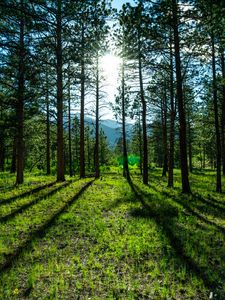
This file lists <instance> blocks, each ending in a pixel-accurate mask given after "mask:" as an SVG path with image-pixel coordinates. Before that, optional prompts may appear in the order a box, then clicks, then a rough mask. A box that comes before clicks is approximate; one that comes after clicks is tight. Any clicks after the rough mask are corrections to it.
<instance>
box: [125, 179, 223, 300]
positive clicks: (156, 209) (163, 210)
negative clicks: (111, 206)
mask: <svg viewBox="0 0 225 300" xmlns="http://www.w3.org/2000/svg"><path fill="white" fill-rule="evenodd" d="M129 184H130V186H131V189H132V190H133V192H134V194H135V195H136V197H137V198H138V199H139V200H140V202H141V203H142V208H135V209H132V211H131V215H132V216H133V217H135V218H137V217H138V218H149V219H152V220H154V221H155V222H156V224H157V225H158V226H159V228H160V229H161V230H162V233H163V234H164V235H165V237H166V239H167V241H168V243H169V246H170V247H171V248H172V249H173V251H174V253H175V256H176V257H177V258H178V259H179V260H180V261H181V262H182V264H184V265H185V267H186V269H187V270H188V271H189V272H190V273H193V274H195V275H196V277H197V278H200V279H201V280H202V281H203V282H204V285H205V286H206V287H207V288H208V289H209V291H213V292H215V293H217V298H216V299H221V300H222V299H225V292H224V290H223V283H224V272H223V270H221V268H217V266H215V265H212V264H210V262H209V263H208V265H204V264H201V263H200V261H201V256H202V255H204V254H205V253H204V249H200V247H201V245H200V242H201V239H202V238H203V236H196V237H197V241H196V240H195V239H194V240H192V239H189V240H188V239H187V236H189V237H192V236H194V235H196V234H197V233H196V232H192V229H193V228H192V227H193V223H192V227H190V228H189V229H188V227H185V228H183V227H182V226H179V225H180V221H179V214H182V211H180V210H179V209H178V207H177V206H175V205H174V206H173V205H172V204H170V203H168V202H167V201H166V200H165V199H164V200H163V199H161V201H159V200H158V199H155V195H153V194H150V193H145V192H144V193H143V191H142V190H141V189H140V188H139V187H138V186H136V185H135V184H133V182H132V181H130V182H129ZM159 193H160V192H159ZM164 195H165V193H164ZM165 196H167V197H168V195H167V194H166V195H165ZM180 197H181V198H182V196H181V195H180ZM177 198H178V197H177ZM177 198H176V199H174V198H173V200H174V201H175V202H176V203H178V204H180V205H182V206H183V207H184V208H185V209H186V210H188V212H189V213H190V215H191V216H194V217H196V219H195V220H192V222H195V223H197V221H198V220H201V221H202V222H204V223H207V224H209V225H213V226H216V227H217V228H218V227H219V228H218V229H220V230H221V228H220V226H217V225H216V224H214V223H212V222H210V221H209V220H207V219H205V218H203V217H202V216H200V215H199V214H197V213H196V212H195V211H193V210H192V209H191V208H190V207H189V206H188V205H187V204H184V203H185V200H179V199H177ZM186 201H187V199H186ZM194 225H196V226H197V224H194ZM179 230H181V231H182V232H179ZM223 230H224V229H223ZM223 230H222V232H224V231H223ZM201 235H205V236H204V238H205V239H206V240H207V238H208V232H207V231H205V232H204V231H203V232H201ZM212 235H213V233H212ZM190 242H191V243H192V244H191V246H190ZM187 246H188V247H191V250H192V251H191V252H192V254H191V255H188V253H187V250H186V247H187ZM221 247H222V246H221ZM198 249H200V250H201V251H200V252H198ZM202 251H203V252H202ZM193 252H194V254H193ZM206 253H207V252H206Z"/></svg>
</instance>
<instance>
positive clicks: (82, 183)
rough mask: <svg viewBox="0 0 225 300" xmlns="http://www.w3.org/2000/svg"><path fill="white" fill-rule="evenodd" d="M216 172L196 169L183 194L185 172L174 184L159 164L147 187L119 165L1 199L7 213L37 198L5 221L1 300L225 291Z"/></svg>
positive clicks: (204, 295)
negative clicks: (122, 172)
mask: <svg viewBox="0 0 225 300" xmlns="http://www.w3.org/2000/svg"><path fill="white" fill-rule="evenodd" d="M4 176H5V175H4ZM49 179H50V178H48V179H46V178H43V180H42V181H41V180H40V181H39V184H40V185H41V184H44V183H46V182H50V180H49ZM51 180H52V178H51ZM214 180H215V174H214V173H212V172H206V173H205V174H193V175H191V182H192V190H193V192H194V194H193V195H192V196H185V195H181V193H180V192H181V187H180V175H179V172H178V171H176V172H175V189H169V188H167V187H166V179H162V178H161V173H160V170H154V171H153V172H151V175H150V185H149V186H144V185H143V184H142V183H141V180H140V177H139V176H138V175H136V174H134V175H133V176H132V182H133V183H132V185H131V186H130V185H129V184H128V183H127V182H126V181H125V179H123V178H122V177H121V175H119V174H117V173H115V174H114V175H113V174H110V175H104V176H103V177H102V178H101V179H100V180H95V181H92V179H90V178H89V179H85V180H73V182H72V183H70V184H69V185H67V186H66V187H61V189H60V190H57V191H56V192H54V193H53V194H50V195H49V196H48V194H49V193H50V192H51V190H52V189H55V188H56V187H60V185H61V184H57V185H53V186H52V187H49V188H46V189H43V190H41V191H39V192H37V193H36V194H34V195H28V196H26V197H22V198H18V199H16V200H15V201H12V202H10V203H4V204H2V205H0V214H1V215H2V216H4V215H7V214H10V212H12V211H15V210H16V209H19V208H20V207H21V206H22V205H24V204H29V203H30V202H32V200H33V199H34V198H35V199H36V201H35V203H34V204H32V205H30V206H29V205H27V207H25V208H24V209H22V210H21V211H19V212H18V213H16V214H15V215H13V216H12V218H10V219H9V220H6V221H4V222H0V232H1V234H0V236H1V240H0V268H2V272H1V277H0V299H4V300H7V299H10V300H11V299H60V300H61V299H209V295H210V293H211V292H212V293H213V296H214V298H213V299H221V300H222V299H225V282H224V281H225V271H224V270H225V235H224V233H225V200H224V194H223V195H219V194H217V193H214V191H213V190H214V188H215V183H214ZM87 184H89V185H88V186H87ZM80 191H81V192H80ZM79 192H80V193H79ZM12 193H14V192H12ZM76 195H77V196H76ZM7 197H10V195H8V196H7ZM1 206H2V208H1Z"/></svg>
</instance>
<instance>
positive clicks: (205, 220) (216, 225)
mask: <svg viewBox="0 0 225 300" xmlns="http://www.w3.org/2000/svg"><path fill="white" fill-rule="evenodd" d="M161 193H162V194H163V195H165V196H166V197H168V198H171V199H172V200H173V201H174V202H176V203H178V204H180V205H182V206H183V208H185V209H186V211H188V212H189V213H190V214H191V215H193V216H195V217H196V218H198V219H199V220H201V221H202V222H204V223H206V224H208V225H210V226H214V227H216V228H217V229H218V230H220V231H221V232H222V233H223V234H225V228H224V227H222V226H220V225H218V224H216V223H214V222H213V221H210V220H208V219H207V218H205V217H204V216H202V215H200V214H199V213H198V212H196V211H195V210H194V209H192V208H191V207H190V205H188V204H187V202H186V201H182V200H180V199H179V198H178V197H175V196H171V195H170V194H169V193H168V192H166V191H162V192H161Z"/></svg>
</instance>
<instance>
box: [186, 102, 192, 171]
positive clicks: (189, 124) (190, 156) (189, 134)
mask: <svg viewBox="0 0 225 300" xmlns="http://www.w3.org/2000/svg"><path fill="white" fill-rule="evenodd" d="M187 112H188V113H187V125H188V126H187V127H188V157H189V171H190V172H191V173H192V172H193V165H192V135H191V120H190V111H189V108H188V110H187Z"/></svg>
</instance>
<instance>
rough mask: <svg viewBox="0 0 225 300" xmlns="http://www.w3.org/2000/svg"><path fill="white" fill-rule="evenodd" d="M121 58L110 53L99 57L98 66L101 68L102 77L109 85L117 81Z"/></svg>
mask: <svg viewBox="0 0 225 300" xmlns="http://www.w3.org/2000/svg"><path fill="white" fill-rule="evenodd" d="M120 63H121V59H120V58H119V57H117V56H115V55H112V54H106V55H104V56H102V57H101V59H100V68H101V69H102V70H103V74H104V77H105V79H106V81H107V82H108V83H109V84H110V85H114V84H116V82H117V78H118V75H119V67H120Z"/></svg>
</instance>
